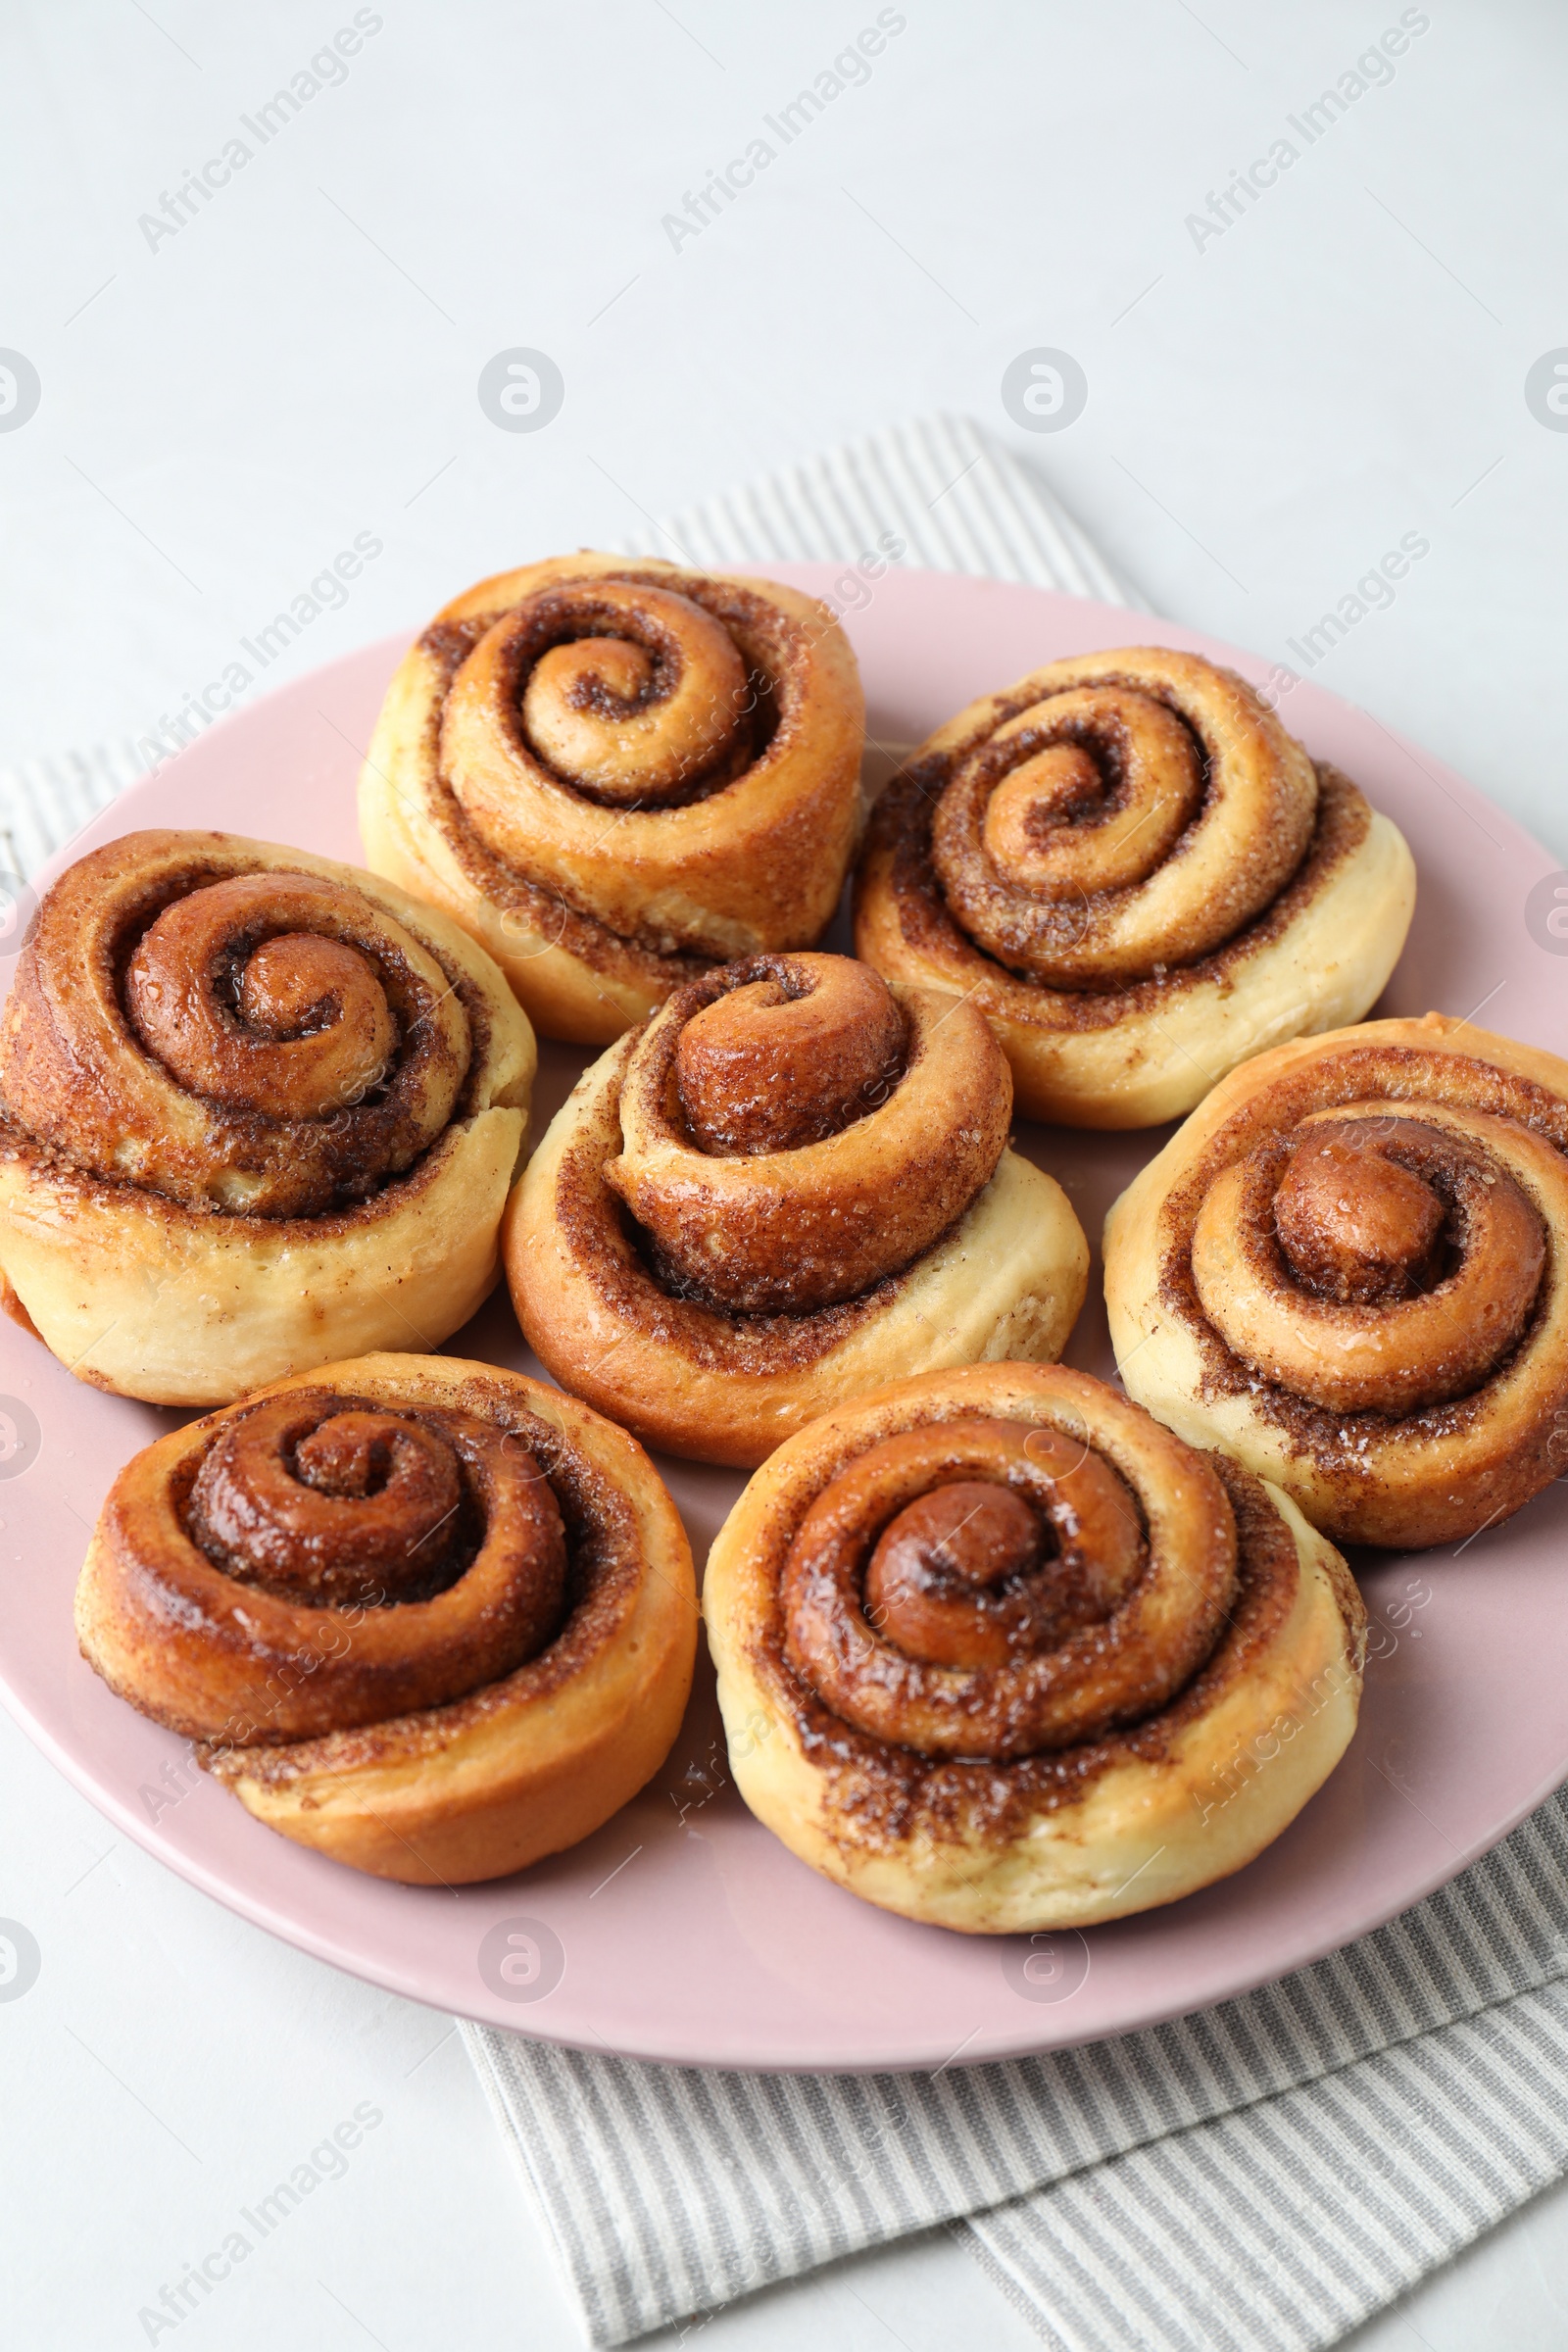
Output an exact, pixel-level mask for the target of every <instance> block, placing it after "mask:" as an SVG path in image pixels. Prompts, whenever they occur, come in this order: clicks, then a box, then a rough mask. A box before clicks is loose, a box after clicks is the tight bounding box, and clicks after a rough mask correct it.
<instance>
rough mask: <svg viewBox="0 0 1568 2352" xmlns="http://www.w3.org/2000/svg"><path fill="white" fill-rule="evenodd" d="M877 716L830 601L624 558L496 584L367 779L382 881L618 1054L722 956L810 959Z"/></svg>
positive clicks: (441, 641) (567, 1031) (847, 853)
mask: <svg viewBox="0 0 1568 2352" xmlns="http://www.w3.org/2000/svg"><path fill="white" fill-rule="evenodd" d="M862 738H863V703H862V698H861V695H860V688H859V680H858V673H857V671H856V667H855V660H854V656H853V654H852V653H851V652H850V649H849V645H848V641H847V640H846V639H845V637H844V636H843V633H842V631H841V630H840V629H839V627H838V624H837V622H836V621H835V620H834V619H833V617H832V615H831V614H830V613H828V611H827V609H826V608H825V607H824V606H821V605H818V604H816V603H815V602H814V601H813V600H812V599H811V598H809V597H806V596H803V595H801V594H800V593H799V592H798V591H796V590H794V589H790V588H786V587H784V586H782V585H781V584H780V583H777V582H773V581H767V580H744V579H738V578H733V577H730V576H728V575H724V574H718V575H709V574H705V573H702V572H697V571H692V570H682V569H679V568H678V567H676V566H674V565H671V564H658V563H641V564H625V563H622V562H620V561H618V560H617V559H615V558H613V557H609V556H595V555H582V556H576V557H563V558H560V559H557V560H555V561H552V562H550V563H546V564H533V565H530V566H528V567H526V568H524V569H523V570H520V571H516V572H509V573H505V574H502V575H500V576H499V577H497V578H496V579H493V580H487V581H483V582H481V583H480V584H479V586H478V587H476V588H474V589H472V590H470V591H469V592H468V593H467V594H466V596H463V597H460V598H459V599H458V600H457V601H456V602H455V603H454V604H452V605H450V606H448V608H447V609H446V611H445V612H444V613H442V614H441V615H440V616H439V617H438V619H437V620H436V622H435V623H434V624H433V626H432V627H431V628H430V629H428V630H427V631H426V632H425V634H424V636H423V637H422V638H420V639H419V641H418V642H417V645H416V646H415V647H414V648H413V649H412V651H411V652H410V654H409V656H408V658H407V660H406V661H405V662H404V664H403V667H402V668H401V670H400V671H399V673H398V676H397V677H396V678H395V679H394V681H393V685H392V688H391V691H390V693H389V694H388V697H387V702H386V705H385V708H384V710H383V712H382V716H381V721H380V724H379V726H378V728H377V732H376V736H375V739H374V741H373V742H372V744H371V747H370V751H369V755H368V760H367V763H366V768H365V773H364V777H363V780H362V785H361V823H362V829H363V831H364V835H365V841H366V848H367V853H368V857H369V859H370V863H371V865H372V866H373V867H375V869H376V870H377V871H378V872H384V873H387V874H389V875H391V876H392V877H393V878H394V879H396V880H398V881H401V882H403V883H404V884H405V885H406V886H407V887H408V888H410V889H412V890H415V891H417V892H418V893H419V894H420V895H421V896H425V897H429V898H431V899H433V900H434V901H435V902H436V903H437V904H439V905H441V906H443V907H446V908H447V909H448V910H449V911H450V912H451V913H452V914H454V915H455V916H456V918H457V919H458V920H459V921H460V922H463V923H465V924H466V926H467V927H468V928H469V929H470V930H471V931H472V932H473V934H474V936H475V937H476V938H478V939H479V940H480V941H481V942H482V944H483V945H484V946H486V947H487V948H488V949H489V950H490V952H491V953H492V954H494V955H495V956H497V957H498V959H499V960H500V961H501V963H502V964H503V966H504V968H505V969H506V971H507V974H508V977H509V979H510V980H511V982H512V985H513V986H514V988H515V990H516V992H517V994H518V996H519V998H520V1000H521V1001H522V1003H523V1004H524V1005H526V1006H527V1008H528V1010H529V1011H530V1013H531V1014H532V1015H533V1017H534V1018H535V1019H536V1020H537V1021H538V1023H539V1025H540V1026H541V1027H542V1028H543V1029H544V1030H545V1031H546V1033H547V1034H549V1035H551V1036H558V1037H564V1038H568V1039H570V1040H571V1041H573V1042H576V1043H583V1044H600V1045H602V1044H605V1043H607V1042H609V1041H610V1040H611V1039H613V1038H614V1037H617V1036H619V1035H620V1033H621V1032H622V1030H624V1029H625V1028H626V1027H627V1026H629V1025H630V1024H631V1023H632V1022H634V1021H636V1020H639V1019H642V1018H643V1017H645V1016H646V1015H647V1014H648V1013H649V1012H650V1011H652V1010H653V1008H654V1007H655V1006H656V1005H659V1004H661V1003H662V1001H663V999H664V998H665V997H666V996H667V995H668V994H669V993H670V991H671V989H673V988H675V987H677V986H679V985H680V984H681V983H682V982H683V981H685V980H688V979H690V978H692V977H693V976H694V975H695V974H696V973H698V972H700V971H702V970H703V969H704V968H705V967H706V966H707V965H709V964H711V963H712V962H714V961H721V960H723V959H724V958H726V957H731V956H741V955H747V954H750V953H754V952H757V951H760V950H768V949H775V948H793V947H804V946H808V945H809V943H810V942H811V941H812V940H813V939H814V938H815V937H816V936H817V934H818V933H819V932H820V931H821V930H822V928H823V927H824V925H825V924H826V923H827V921H828V919H829V917H830V916H831V914H832V911H833V908H834V907H835V906H836V904H837V901H838V896H839V891H840V889H841V887H842V884H843V880H844V875H845V872H846V870H847V868H848V864H849V860H850V858H851V855H852V853H853V850H854V845H855V839H856V834H857V831H858V821H859V784H858V776H859V756H860V748H861V742H862Z"/></svg>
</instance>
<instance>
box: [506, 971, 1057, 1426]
mask: <svg viewBox="0 0 1568 2352" xmlns="http://www.w3.org/2000/svg"><path fill="white" fill-rule="evenodd" d="M1010 1108H1011V1084H1010V1080H1009V1078H1008V1073H1007V1065H1006V1062H1005V1058H1004V1056H1003V1054H1002V1053H1001V1051H1000V1050H999V1048H998V1047H997V1045H996V1042H995V1040H994V1039H993V1037H992V1036H991V1033H990V1031H989V1029H988V1028H987V1026H986V1024H985V1022H984V1021H983V1020H982V1019H981V1018H980V1017H979V1015H978V1014H977V1013H975V1012H974V1011H973V1010H972V1009H971V1008H970V1007H967V1006H962V1005H959V1006H954V1005H952V1004H951V1003H949V1002H947V1001H946V1000H943V999H939V998H936V997H933V996H931V995H929V994H928V993H927V992H925V991H921V990H899V991H895V990H893V989H890V988H889V986H888V985H887V983H886V982H885V981H883V980H882V979H880V978H879V977H878V976H877V974H875V973H874V972H871V971H869V970H867V969H866V968H865V967H864V966H863V965H859V964H856V963H852V962H850V961H849V960H848V959H847V958H845V957H842V956H818V955H797V956H780V955H769V956H752V957H747V958H743V959H741V960H739V961H737V962H734V963H731V964H727V965H724V966H723V967H721V968H720V969H718V970H716V971H713V972H711V973H709V974H707V975H705V976H704V977H703V978H702V979H699V980H695V981H690V982H688V983H687V984H686V985H685V986H684V987H683V988H682V989H680V990H678V991H677V992H676V994H675V995H674V996H673V997H672V998H671V999H670V1001H669V1003H668V1004H667V1005H664V1006H663V1007H662V1010H661V1011H660V1012H659V1013H658V1014H657V1015H656V1016H655V1018H654V1019H653V1020H652V1021H651V1022H650V1023H649V1024H648V1025H647V1027H646V1028H645V1029H643V1030H642V1031H640V1032H638V1033H636V1034H635V1035H633V1036H632V1037H629V1038H627V1039H625V1040H623V1041H622V1042H621V1044H620V1045H619V1046H617V1047H615V1048H614V1049H613V1050H612V1053H611V1054H607V1055H606V1056H605V1058H604V1060H603V1061H602V1062H600V1063H599V1064H598V1065H597V1067H596V1068H595V1069H594V1070H592V1071H590V1072H589V1073H588V1074H587V1076H586V1077H585V1078H584V1079H583V1080H582V1082H581V1083H580V1085H579V1087H578V1089H577V1091H576V1093H575V1094H574V1096H573V1097H572V1098H571V1100H570V1102H568V1103H567V1104H566V1105H565V1107H564V1110H563V1111H562V1112H561V1114H560V1115H559V1117H558V1119H557V1121H556V1122H555V1124H554V1126H553V1127H552V1129H551V1131H550V1134H549V1136H547V1138H546V1139H545V1143H544V1145H543V1146H542V1147H541V1150H540V1152H539V1153H538V1154H537V1156H536V1159H535V1161H534V1163H533V1165H532V1166H531V1167H530V1169H529V1171H528V1174H527V1176H526V1178H525V1180H524V1183H523V1185H522V1187H521V1188H520V1191H519V1194H518V1198H517V1201H516V1202H515V1206H514V1208H513V1210H512V1212H511V1216H510V1219H509V1229H508V1241H507V1256H508V1268H509V1274H510V1276H511V1280H512V1284H513V1296H514V1299H515V1302H516V1306H517V1311H518V1315H519V1318H520V1320H521V1322H522V1325H523V1329H524V1331H525V1333H526V1334H527V1336H528V1338H529V1341H530V1343H531V1344H532V1345H533V1347H534V1348H536V1349H537V1351H538V1352H539V1354H540V1356H541V1357H542V1359H543V1360H544V1361H545V1362H546V1363H547V1364H548V1365H549V1367H550V1369H551V1370H552V1371H553V1372H554V1373H555V1374H556V1376H557V1377H558V1378H559V1379H561V1380H562V1381H564V1383H565V1384H566V1385H567V1386H569V1387H572V1388H574V1389H575V1390H577V1391H578V1393H579V1394H582V1395H585V1396H587V1397H590V1398H591V1399H592V1400H593V1401H594V1402H595V1403H597V1404H599V1405H600V1406H601V1408H602V1409H604V1410H606V1411H609V1412H611V1413H613V1414H615V1415H616V1416H617V1417H619V1418H623V1419H625V1420H626V1421H627V1423H628V1426H630V1427H632V1428H634V1429H636V1430H637V1431H638V1432H639V1433H640V1434H642V1435H645V1436H646V1437H647V1438H648V1439H649V1440H650V1441H651V1442H655V1443H659V1444H664V1445H671V1446H675V1448H676V1449H677V1450H679V1451H682V1452H687V1451H694V1452H697V1453H699V1454H700V1455H701V1456H702V1457H703V1458H711V1459H717V1460H736V1461H740V1462H743V1463H746V1462H753V1461H757V1460H760V1458H761V1456H762V1454H763V1453H765V1452H766V1451H767V1450H768V1449H769V1446H771V1445H773V1444H776V1443H777V1442H778V1439H779V1437H780V1436H783V1435H786V1434H787V1433H788V1430H789V1428H791V1427H797V1426H799V1425H800V1422H801V1421H802V1420H803V1419H809V1417H810V1410H811V1409H812V1408H813V1407H814V1408H815V1409H821V1406H822V1405H823V1404H825V1403H827V1402H830V1401H833V1400H834V1398H835V1397H837V1396H839V1395H843V1394H846V1393H852V1391H853V1387H854V1386H866V1385H872V1384H873V1383H874V1381H875V1380H876V1379H877V1378H878V1377H886V1372H884V1371H882V1370H881V1369H880V1367H881V1366H882V1364H883V1363H884V1362H885V1361H886V1358H887V1354H888V1351H889V1350H890V1349H893V1348H898V1347H901V1346H902V1347H904V1348H907V1350H908V1351H909V1352H910V1355H911V1358H912V1360H919V1356H920V1353H921V1351H922V1350H924V1351H926V1354H927V1360H930V1357H929V1350H930V1349H931V1348H933V1347H943V1346H948V1347H952V1346H955V1345H956V1347H957V1348H958V1349H959V1350H960V1352H959V1354H958V1355H957V1356H956V1358H954V1357H950V1359H949V1360H968V1359H969V1358H970V1357H972V1356H973V1355H976V1354H982V1353H985V1352H987V1350H988V1349H990V1348H996V1350H997V1351H998V1352H1003V1351H1005V1350H1008V1349H1011V1350H1013V1351H1016V1352H1019V1353H1035V1352H1046V1351H1049V1352H1052V1353H1054V1352H1056V1351H1057V1350H1058V1349H1059V1348H1060V1346H1061V1344H1062V1341H1063V1340H1064V1339H1065V1337H1066V1332H1067V1329H1068V1328H1070V1324H1071V1320H1072V1317H1073V1315H1074V1314H1075V1313H1076V1311H1077V1307H1078V1304H1079V1303H1080V1301H1081V1299H1082V1291H1083V1280H1084V1269H1085V1266H1086V1263H1087V1250H1086V1248H1085V1246H1084V1243H1083V1239H1082V1235H1081V1234H1080V1233H1079V1230H1078V1227H1077V1224H1076V1220H1074V1219H1073V1218H1072V1216H1071V1212H1070V1210H1069V1209H1068V1208H1067V1206H1066V1203H1065V1201H1064V1200H1063V1198H1062V1196H1061V1195H1060V1192H1059V1189H1058V1188H1057V1187H1056V1186H1055V1185H1054V1184H1053V1182H1052V1180H1051V1179H1050V1178H1049V1177H1046V1176H1044V1175H1042V1174H1041V1173H1040V1172H1039V1171H1038V1170H1036V1169H1033V1168H1031V1167H1029V1166H1028V1165H1027V1163H1025V1162H1023V1161H1021V1160H1018V1159H1016V1158H1015V1156H1014V1155H1013V1154H1011V1153H1009V1152H1007V1150H1006V1143H1007V1130H1008V1119H1009V1113H1010ZM922 1285H925V1286H926V1289H925V1291H924V1292H922ZM987 1286H990V1288H989V1289H988V1287H987ZM998 1286H1000V1289H999V1288H998ZM959 1293H964V1294H972V1296H966V1297H964V1298H960V1297H959V1296H958V1294H959ZM993 1293H994V1294H995V1295H994V1296H993ZM955 1318H960V1320H956V1319H955ZM955 1335H956V1336H955ZM893 1368H903V1367H896V1365H895V1364H890V1365H889V1366H888V1369H893ZM844 1383H850V1384H851V1387H850V1388H848V1389H847V1388H846V1387H845V1386H844V1385H842V1384H844Z"/></svg>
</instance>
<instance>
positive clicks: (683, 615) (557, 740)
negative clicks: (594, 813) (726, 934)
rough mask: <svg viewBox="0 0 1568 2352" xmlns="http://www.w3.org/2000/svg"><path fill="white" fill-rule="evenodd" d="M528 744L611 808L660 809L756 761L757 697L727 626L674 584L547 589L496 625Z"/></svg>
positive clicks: (575, 786)
mask: <svg viewBox="0 0 1568 2352" xmlns="http://www.w3.org/2000/svg"><path fill="white" fill-rule="evenodd" d="M498 626H499V627H500V628H501V629H502V630H503V631H504V633H505V655H504V661H505V666H506V668H507V671H508V673H509V674H510V675H511V677H512V678H513V679H514V681H515V684H514V692H515V697H516V703H515V708H516V711H517V716H518V722H519V726H520V730H521V738H522V742H523V744H524V746H525V747H526V749H527V750H528V751H529V752H531V753H532V754H533V756H534V758H535V759H536V760H540V761H541V762H542V763H543V765H544V766H545V767H546V768H548V769H549V770H550V772H551V774H552V775H553V776H554V777H555V778H556V779H557V780H558V781H559V782H561V783H563V784H565V785H568V786H569V787H570V788H571V789H572V790H574V791H577V792H580V793H583V794H585V795H586V796H588V797H589V798H591V799H594V800H599V801H603V802H605V803H607V804H608V805H610V806H613V807H617V808H618V807H628V808H641V809H648V808H664V807H669V806H672V805H673V804H675V803H676V802H678V801H681V800H684V799H689V798H691V797H693V795H694V793H695V792H697V791H698V790H700V789H704V788H711V786H712V785H713V784H714V783H717V782H726V781H728V780H729V774H728V772H725V773H722V774H715V772H714V771H715V770H716V769H723V768H725V763H726V762H729V764H730V766H731V767H732V768H733V769H734V772H738V768H739V765H740V764H743V763H744V761H745V760H747V759H749V758H750V757H751V755H752V750H753V745H752V733H751V728H750V725H749V723H748V722H749V713H750V711H751V710H752V708H753V706H754V704H755V702H756V697H755V695H753V694H752V693H751V691H750V687H749V682H748V672H747V665H746V663H745V662H744V661H743V660H742V658H741V655H740V652H739V650H738V649H737V647H736V645H735V642H734V640H733V639H732V637H731V636H730V634H729V631H728V630H727V629H726V628H725V627H724V625H723V623H722V622H721V621H718V620H715V619H714V617H713V615H712V614H711V613H706V612H704V610H703V608H702V607H701V606H700V605H698V604H694V603H693V601H692V600H691V598H690V597H686V596H681V595H679V594H678V593H677V592H676V591H675V590H673V589H669V588H654V587H647V586H632V585H630V584H622V583H620V582H617V581H610V580H600V581H595V582H593V583H592V584H591V585H590V584H584V583H577V584H574V585H569V586H563V587H558V588H547V589H543V590H541V591H540V592H539V594H538V595H536V596H534V597H531V598H530V599H529V600H528V601H527V603H525V604H523V605H520V606H519V607H518V608H517V610H516V612H515V613H512V614H509V615H508V617H507V619H506V620H505V621H504V622H502V623H500V624H498Z"/></svg>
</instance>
